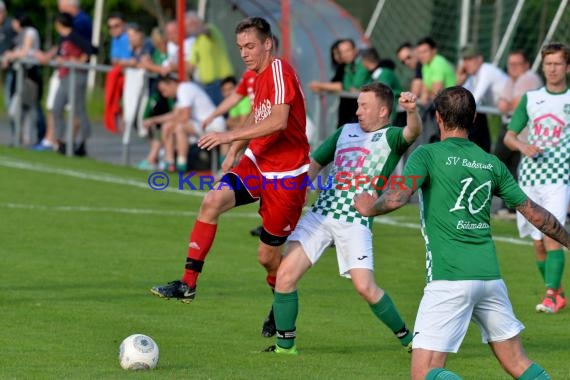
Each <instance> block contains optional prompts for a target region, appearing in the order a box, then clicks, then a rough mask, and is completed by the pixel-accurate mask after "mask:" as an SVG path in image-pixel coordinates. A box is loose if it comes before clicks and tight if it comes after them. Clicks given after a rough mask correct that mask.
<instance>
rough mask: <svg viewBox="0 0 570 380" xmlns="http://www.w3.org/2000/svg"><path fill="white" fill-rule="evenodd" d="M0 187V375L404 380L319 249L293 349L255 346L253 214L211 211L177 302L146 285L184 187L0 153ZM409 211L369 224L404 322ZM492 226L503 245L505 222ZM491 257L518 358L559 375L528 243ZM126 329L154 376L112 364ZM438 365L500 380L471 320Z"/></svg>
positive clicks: (411, 232) (380, 330) (190, 209)
mask: <svg viewBox="0 0 570 380" xmlns="http://www.w3.org/2000/svg"><path fill="white" fill-rule="evenodd" d="M0 178H1V179H0V217H1V220H2V222H1V223H0V237H1V240H0V268H2V275H1V276H0V290H1V293H0V294H1V295H0V300H1V301H0V302H1V305H2V306H1V308H0V313H1V314H0V315H1V320H2V322H3V326H2V327H3V328H2V332H1V333H0V336H1V337H2V339H1V341H2V343H3V345H2V349H3V353H2V355H0V378H2V379H11V378H73V379H91V378H97V379H99V378H105V379H113V378H121V379H123V378H137V379H138V378H153V379H154V378H158V379H179V378H185V377H192V378H196V379H252V378H253V379H257V378H277V379H281V378H283V379H285V378H323V379H342V378H349V377H351V378H362V379H369V378H379V379H406V378H408V377H409V358H410V357H409V354H407V353H406V352H405V351H404V350H403V349H402V348H401V347H400V345H399V344H398V342H397V341H396V339H395V338H394V337H393V336H392V334H391V332H390V331H388V329H387V328H386V327H384V326H383V325H381V324H380V323H379V322H378V321H377V320H376V319H375V317H374V316H373V315H372V313H371V312H370V310H369V308H368V306H367V305H366V304H365V302H364V301H362V300H361V299H360V298H359V297H358V295H357V294H356V293H355V291H354V290H353V289H352V286H351V284H350V282H349V281H347V280H345V279H342V278H340V277H339V276H338V269H337V264H336V258H335V255H334V251H333V250H329V252H328V253H327V254H326V255H325V256H324V258H323V259H322V260H321V262H319V263H318V265H316V266H315V267H314V268H313V269H311V270H310V271H309V272H308V273H307V275H306V276H305V277H304V278H303V280H302V281H301V283H300V285H299V295H300V315H299V319H298V323H297V332H298V339H297V347H298V348H299V351H300V355H299V356H298V357H280V356H275V355H272V354H263V353H260V351H261V350H262V349H263V348H265V347H267V346H268V345H270V344H272V343H273V342H274V340H273V339H266V338H263V337H261V334H260V328H261V323H262V321H263V319H264V317H265V315H266V313H267V311H268V310H269V306H270V303H271V293H270V291H269V289H268V288H267V286H266V285H265V281H264V278H265V274H264V271H263V269H262V268H261V267H260V266H259V265H258V264H257V260H256V245H257V241H256V239H254V238H252V237H250V236H249V232H248V231H249V229H250V228H253V227H255V226H256V225H258V223H259V218H258V217H257V215H256V211H257V209H256V207H255V206H247V207H242V208H239V209H237V210H234V211H231V212H230V213H228V214H227V215H225V216H223V217H222V219H221V222H220V226H219V229H218V235H217V238H216V241H215V243H214V246H213V249H212V252H211V254H210V256H209V257H208V260H207V262H206V265H205V267H204V273H203V275H202V276H201V277H200V281H199V284H198V293H197V297H196V300H195V302H194V303H192V304H190V305H185V304H182V303H180V302H176V301H165V300H162V299H159V298H158V297H154V296H152V295H151V294H150V293H149V291H148V289H149V288H150V287H151V286H153V285H156V284H162V283H166V282H167V281H171V280H174V279H177V278H179V277H180V276H181V274H182V269H183V264H184V259H185V256H186V246H187V237H188V232H189V231H190V228H191V227H192V224H193V220H194V215H195V212H196V211H197V210H198V206H199V203H200V200H201V196H200V194H199V193H196V192H192V191H189V190H184V191H176V190H173V191H170V192H167V191H152V190H150V189H149V188H148V186H147V179H148V173H143V172H139V171H135V170H134V169H130V168H124V167H117V166H111V165H108V164H103V163H98V162H95V161H92V160H89V159H68V158H65V157H61V156H58V155H55V154H51V153H38V152H29V151H24V150H15V149H8V148H0ZM171 181H172V182H171V186H170V188H173V186H174V185H175V182H176V180H175V178H173V177H171ZM417 213H418V212H417V208H416V207H415V206H407V207H405V208H404V209H402V210H400V211H398V212H397V213H394V214H392V215H391V216H390V219H385V218H379V223H376V224H375V226H374V233H375V235H374V246H375V253H376V278H377V279H378V281H379V284H380V285H381V286H382V287H384V288H385V289H386V290H387V291H388V292H390V294H391V296H392V298H393V299H394V301H395V303H396V305H397V307H398V308H399V309H400V311H401V314H402V315H403V317H404V318H405V320H406V321H407V323H408V324H409V325H410V326H412V325H413V322H414V317H415V312H416V309H417V305H418V302H419V299H420V297H421V294H422V288H423V285H424V283H423V276H424V269H423V268H424V256H423V255H424V254H423V246H422V242H423V239H422V238H421V236H420V233H419V230H418V229H417V228H416V227H414V226H415V225H417V223H418V216H417ZM387 222H389V224H386V223H387ZM493 228H494V231H495V233H496V235H500V236H502V237H513V238H516V227H515V224H514V222H501V221H494V222H493ZM497 248H498V251H499V257H500V261H501V265H502V270H503V274H504V277H505V281H506V282H507V286H508V288H509V291H510V296H511V300H512V302H513V306H514V309H515V312H516V314H517V316H518V318H519V319H520V320H521V321H522V322H523V323H524V324H525V325H526V327H527V329H526V331H525V332H523V334H522V339H523V342H524V345H525V348H526V350H527V353H528V355H529V356H530V357H531V358H532V359H533V360H536V361H537V362H539V363H540V364H541V365H542V366H544V367H545V368H546V369H547V370H548V371H549V373H550V374H551V376H552V377H553V378H556V379H559V378H560V379H561V378H570V371H569V369H568V365H567V357H568V356H567V345H568V342H569V341H570V331H569V330H568V328H567V326H568V323H569V322H570V313H569V312H568V311H567V310H564V311H562V312H561V313H559V314H557V315H543V314H537V313H536V312H535V311H534V306H535V304H536V303H537V302H538V301H539V300H540V297H541V295H542V292H543V288H542V286H541V281H540V279H539V275H538V271H537V270H536V268H535V264H534V258H533V252H532V247H531V246H530V245H520V244H512V243H505V242H497ZM564 283H565V284H569V283H570V281H569V276H568V271H567V272H566V275H565V278H564ZM137 332H138V333H144V334H147V335H150V336H151V337H153V338H154V339H155V341H156V342H157V343H158V345H159V347H160V353H161V355H160V362H159V365H158V367H157V369H156V370H154V371H151V372H148V373H140V372H139V373H129V372H126V371H124V370H122V369H121V368H120V367H119V365H118V360H117V353H118V346H119V343H120V342H121V340H122V339H123V338H125V337H126V336H128V335H130V334H133V333H137ZM448 368H450V369H451V370H453V371H456V372H457V373H459V374H461V375H462V376H463V377H464V378H465V379H483V378H485V379H507V378H509V377H508V376H507V375H506V374H505V373H504V372H503V371H502V369H501V368H500V366H499V364H498V363H497V362H496V360H495V359H494V357H493V356H492V354H491V352H490V350H489V348H488V347H486V346H485V345H483V344H481V343H480V338H479V333H478V331H477V329H476V327H475V326H473V325H472V326H471V328H470V330H469V333H468V335H467V337H466V339H465V341H464V343H463V346H462V349H461V350H460V352H459V354H458V355H451V356H450V358H449V361H448Z"/></svg>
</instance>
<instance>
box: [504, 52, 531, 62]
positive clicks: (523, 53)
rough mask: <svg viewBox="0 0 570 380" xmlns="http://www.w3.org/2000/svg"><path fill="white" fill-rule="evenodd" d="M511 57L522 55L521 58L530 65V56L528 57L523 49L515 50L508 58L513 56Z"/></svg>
mask: <svg viewBox="0 0 570 380" xmlns="http://www.w3.org/2000/svg"><path fill="white" fill-rule="evenodd" d="M511 55H520V56H521V57H523V59H524V61H525V62H526V63H529V61H528V55H527V53H526V51H524V50H523V49H515V50H512V51H510V52H509V54H508V56H511Z"/></svg>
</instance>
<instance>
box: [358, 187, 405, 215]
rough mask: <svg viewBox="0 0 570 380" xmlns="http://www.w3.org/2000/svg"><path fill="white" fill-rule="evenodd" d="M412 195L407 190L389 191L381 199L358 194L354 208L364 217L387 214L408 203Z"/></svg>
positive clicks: (375, 196)
mask: <svg viewBox="0 0 570 380" xmlns="http://www.w3.org/2000/svg"><path fill="white" fill-rule="evenodd" d="M412 193H413V191H412V190H411V189H408V188H405V189H397V190H396V189H394V190H387V191H386V192H384V193H382V196H381V197H380V198H378V196H377V195H376V194H374V195H371V194H368V193H362V194H358V195H357V196H356V197H355V198H354V208H355V209H356V211H358V212H359V213H360V214H361V215H363V216H376V215H383V214H387V213H389V212H391V211H394V210H396V209H399V208H400V207H402V206H403V205H405V204H406V203H408V201H409V200H410V197H411V196H412Z"/></svg>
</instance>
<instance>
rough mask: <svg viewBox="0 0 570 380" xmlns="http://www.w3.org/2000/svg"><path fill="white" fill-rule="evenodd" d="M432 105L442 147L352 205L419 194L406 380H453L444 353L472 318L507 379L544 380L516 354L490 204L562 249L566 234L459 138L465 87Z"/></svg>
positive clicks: (568, 241)
mask: <svg viewBox="0 0 570 380" xmlns="http://www.w3.org/2000/svg"><path fill="white" fill-rule="evenodd" d="M434 105H435V109H436V120H437V123H438V125H439V130H440V132H441V140H442V141H441V142H439V143H434V144H429V145H424V146H421V147H419V148H418V149H416V150H415V151H414V153H413V154H412V155H411V156H410V158H409V160H408V162H407V163H406V167H405V168H404V176H407V177H408V178H412V176H413V177H414V179H415V181H416V182H415V183H412V182H411V181H407V183H406V185H407V188H405V189H394V190H388V191H386V192H384V193H383V194H382V196H381V197H380V198H378V199H376V197H374V196H373V195H370V194H368V193H362V194H360V195H358V196H357V197H356V199H355V208H356V209H357V210H358V211H359V212H360V213H361V214H362V215H363V216H373V215H380V214H385V213H388V212H390V211H393V210H395V209H397V208H399V207H401V206H403V205H405V204H406V203H407V201H408V200H409V198H410V197H411V195H412V193H413V191H414V190H413V186H415V187H419V189H420V209H421V229H422V234H423V236H424V239H425V243H426V268H427V269H426V271H427V285H426V287H425V289H424V295H423V297H422V300H421V303H420V306H419V309H418V314H417V317H416V323H415V326H414V340H413V352H412V379H414V380H416V379H424V378H425V379H430V380H434V379H449V380H451V379H458V378H459V377H458V376H457V375H455V374H454V373H453V372H450V371H448V370H445V369H444V368H443V367H444V366H445V362H446V359H447V355H448V353H450V352H453V353H455V352H457V351H458V350H459V347H460V345H461V342H462V341H463V338H464V337H465V334H466V332H467V328H468V326H469V322H470V321H473V322H474V323H475V324H477V325H478V326H479V328H480V331H481V336H482V340H483V342H484V343H488V344H489V346H490V347H491V350H492V351H493V353H494V354H495V356H496V357H497V359H498V360H499V362H500V363H501V366H502V367H503V368H504V369H505V370H506V371H507V372H508V373H509V374H510V375H511V376H513V377H514V378H516V379H523V380H527V379H550V377H549V376H548V374H547V373H546V372H545V371H544V369H543V368H542V367H540V366H539V365H538V364H536V363H533V362H532V361H531V360H530V359H528V358H527V357H526V354H525V353H524V350H523V347H522V343H521V340H520V337H519V334H520V332H521V331H522V330H523V329H524V326H523V325H522V323H521V322H519V321H518V320H517V318H516V317H515V315H514V312H513V309H512V305H511V302H510V300H509V297H508V295H507V289H506V287H505V283H504V282H503V280H502V279H501V274H500V271H499V264H498V261H497V256H496V252H495V246H494V244H493V239H492V235H491V228H490V214H491V198H492V196H493V195H496V196H499V197H501V198H502V199H503V200H505V202H506V203H507V205H508V206H511V207H514V208H516V210H517V211H518V212H520V213H521V214H522V215H524V216H525V217H526V218H527V219H528V220H529V221H531V223H533V224H534V225H535V226H536V227H537V228H539V229H540V230H541V231H542V232H543V233H544V234H545V235H548V236H550V237H552V238H553V239H555V240H557V241H558V242H560V243H561V244H563V245H565V246H568V245H570V234H569V233H568V231H566V230H565V229H564V227H563V226H562V225H561V224H560V222H559V221H558V220H557V219H556V218H555V217H554V216H553V215H552V214H550V213H549V212H548V211H546V210H545V209H543V208H542V207H540V206H538V205H537V204H536V203H534V202H533V201H532V200H531V199H529V198H528V197H527V196H526V195H525V193H524V192H523V191H522V190H521V189H520V187H519V186H518V185H517V183H516V182H515V180H514V179H513V177H512V175H511V174H510V173H509V171H508V169H507V167H506V166H505V165H504V164H503V163H502V162H501V161H500V160H499V159H498V158H497V157H495V156H493V155H490V154H487V153H485V152H484V151H483V150H482V149H480V148H479V147H478V146H476V145H475V144H474V143H472V142H470V141H469V140H468V139H467V135H468V130H469V127H470V126H471V125H472V123H473V120H474V118H475V108H476V106H475V99H474V98H473V95H472V94H471V93H470V92H469V91H468V90H466V89H464V88H462V87H451V88H448V89H445V90H443V91H442V92H441V93H440V94H439V95H438V96H437V97H436V99H435V101H434ZM418 176H419V178H418Z"/></svg>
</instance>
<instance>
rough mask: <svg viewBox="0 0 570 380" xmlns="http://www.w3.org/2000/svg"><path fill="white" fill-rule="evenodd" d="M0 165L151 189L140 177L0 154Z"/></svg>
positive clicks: (195, 192)
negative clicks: (33, 161)
mask: <svg viewBox="0 0 570 380" xmlns="http://www.w3.org/2000/svg"><path fill="white" fill-rule="evenodd" d="M0 166H4V167H8V168H14V169H22V170H30V171H34V172H39V173H49V174H58V175H63V176H67V177H73V178H79V179H86V180H91V181H97V182H106V183H113V184H116V185H127V186H133V187H138V188H140V189H146V190H152V189H151V188H150V187H149V185H148V183H147V181H146V180H144V179H140V180H137V179H125V178H121V177H117V176H113V175H109V174H103V173H88V172H82V171H77V170H71V169H61V168H56V167H53V166H48V165H43V164H36V163H29V162H25V161H20V160H13V159H12V158H10V157H5V156H0ZM173 186H174V185H173ZM152 191H155V190H152ZM160 191H167V192H169V193H176V194H183V195H190V196H195V197H203V196H204V195H205V194H206V192H204V191H199V190H178V189H177V188H174V187H172V188H171V187H168V188H166V189H164V190H160Z"/></svg>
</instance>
